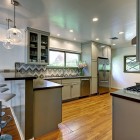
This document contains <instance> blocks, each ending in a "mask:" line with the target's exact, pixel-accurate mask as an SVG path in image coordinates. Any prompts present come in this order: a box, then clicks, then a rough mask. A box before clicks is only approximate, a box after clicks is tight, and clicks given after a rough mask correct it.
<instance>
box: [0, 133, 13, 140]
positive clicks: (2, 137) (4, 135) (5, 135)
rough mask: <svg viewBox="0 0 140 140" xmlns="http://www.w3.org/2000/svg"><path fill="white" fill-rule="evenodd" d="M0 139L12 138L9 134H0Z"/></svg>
mask: <svg viewBox="0 0 140 140" xmlns="http://www.w3.org/2000/svg"><path fill="white" fill-rule="evenodd" d="M0 140H12V136H11V135H9V134H3V135H1V136H0Z"/></svg>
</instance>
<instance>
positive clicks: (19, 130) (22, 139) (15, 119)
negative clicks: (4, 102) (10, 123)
mask: <svg viewBox="0 0 140 140" xmlns="http://www.w3.org/2000/svg"><path fill="white" fill-rule="evenodd" d="M10 110H11V113H12V115H13V118H14V121H15V123H16V127H17V129H18V132H19V135H20V138H21V140H25V138H24V136H23V133H22V131H21V129H20V126H19V123H18V121H17V118H16V116H15V113H14V111H13V109H12V107H10Z"/></svg>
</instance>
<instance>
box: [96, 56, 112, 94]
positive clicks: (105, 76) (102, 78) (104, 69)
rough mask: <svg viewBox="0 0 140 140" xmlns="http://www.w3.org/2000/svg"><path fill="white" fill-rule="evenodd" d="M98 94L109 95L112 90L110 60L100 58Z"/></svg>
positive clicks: (98, 63)
mask: <svg viewBox="0 0 140 140" xmlns="http://www.w3.org/2000/svg"><path fill="white" fill-rule="evenodd" d="M97 65H98V66H97V72H98V93H99V94H102V93H107V92H109V89H110V80H109V79H110V63H109V59H108V58H103V57H98V62H97Z"/></svg>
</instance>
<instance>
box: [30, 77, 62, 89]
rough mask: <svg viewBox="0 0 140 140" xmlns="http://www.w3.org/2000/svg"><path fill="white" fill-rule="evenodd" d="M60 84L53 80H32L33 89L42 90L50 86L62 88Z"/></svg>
mask: <svg viewBox="0 0 140 140" xmlns="http://www.w3.org/2000/svg"><path fill="white" fill-rule="evenodd" d="M62 87H63V86H62V85H61V84H57V83H54V82H50V81H47V80H38V79H37V80H34V82H33V90H44V89H51V88H62Z"/></svg>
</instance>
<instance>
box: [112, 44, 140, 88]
mask: <svg viewBox="0 0 140 140" xmlns="http://www.w3.org/2000/svg"><path fill="white" fill-rule="evenodd" d="M135 54H136V47H125V48H118V49H113V50H112V84H111V86H112V88H118V89H119V88H124V87H128V86H133V85H135V82H140V73H124V72H123V70H124V68H123V67H124V62H123V61H124V56H125V55H135Z"/></svg>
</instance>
